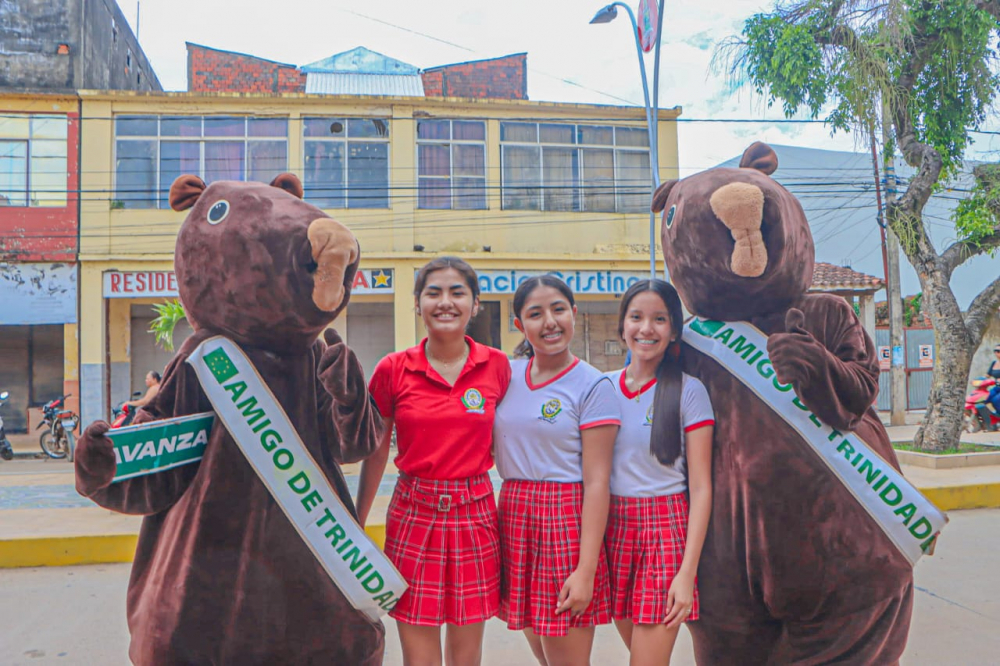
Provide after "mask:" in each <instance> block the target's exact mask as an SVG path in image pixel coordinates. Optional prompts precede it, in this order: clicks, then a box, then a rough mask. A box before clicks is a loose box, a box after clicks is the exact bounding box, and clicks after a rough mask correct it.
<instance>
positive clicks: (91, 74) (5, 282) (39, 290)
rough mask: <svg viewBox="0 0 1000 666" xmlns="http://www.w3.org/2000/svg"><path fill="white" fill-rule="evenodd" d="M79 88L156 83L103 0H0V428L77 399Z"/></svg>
mask: <svg viewBox="0 0 1000 666" xmlns="http://www.w3.org/2000/svg"><path fill="white" fill-rule="evenodd" d="M81 89H98V90H130V91H132V90H139V91H160V90H162V86H161V85H160V82H159V80H158V79H157V77H156V74H155V73H154V72H153V69H152V67H151V66H150V64H149V61H148V60H147V58H146V55H145V54H144V53H143V51H142V48H141V47H140V46H139V43H138V41H137V40H136V38H135V36H134V35H133V33H132V30H131V28H130V27H129V25H128V22H127V21H126V20H125V17H124V16H123V15H122V12H121V10H120V9H119V8H118V5H117V4H116V3H115V2H114V0H44V1H41V0H5V1H4V2H0V303H2V307H0V391H8V392H9V393H10V395H11V397H10V401H9V402H8V404H7V406H6V407H5V408H4V414H3V417H4V421H5V426H6V428H7V429H8V430H9V431H12V432H18V431H21V430H24V429H26V428H28V427H29V426H33V425H34V421H35V419H36V418H37V417H38V414H39V412H38V409H37V408H38V407H39V406H40V405H42V404H44V403H46V402H48V401H50V400H52V399H53V398H57V397H59V396H60V395H62V394H64V393H70V394H72V395H73V397H72V398H70V400H69V401H68V402H67V406H68V407H70V408H72V409H78V403H77V401H78V399H79V395H80V386H79V381H78V367H79V363H78V361H79V353H78V345H77V336H78V333H77V302H78V297H77V282H78V265H77V258H78V244H77V239H78V237H79V231H78V229H79V225H78V220H79V203H80V201H79V199H80V197H79V194H78V192H79V189H80V185H79V183H80V173H79V170H78V164H79V154H80V99H79V96H78V94H77V91H78V90H81ZM96 112H97V113H100V111H99V110H98V111H96ZM109 120H110V119H108V120H105V121H104V122H105V123H107V122H108V121H109ZM105 205H107V204H105Z"/></svg>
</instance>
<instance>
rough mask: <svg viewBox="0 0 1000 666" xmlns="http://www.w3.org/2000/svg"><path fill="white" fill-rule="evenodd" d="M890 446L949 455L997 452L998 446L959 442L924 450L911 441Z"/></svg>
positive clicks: (936, 454)
mask: <svg viewBox="0 0 1000 666" xmlns="http://www.w3.org/2000/svg"><path fill="white" fill-rule="evenodd" d="M892 448H894V449H896V450H897V451H913V452H914V453H929V454H930V455H932V456H951V455H955V454H959V453H998V452H1000V446H988V445H986V444H972V443H969V442H961V443H960V444H959V445H958V448H950V449H943V450H941V451H925V450H923V449H918V448H917V447H915V446H914V445H913V443H912V442H893V443H892Z"/></svg>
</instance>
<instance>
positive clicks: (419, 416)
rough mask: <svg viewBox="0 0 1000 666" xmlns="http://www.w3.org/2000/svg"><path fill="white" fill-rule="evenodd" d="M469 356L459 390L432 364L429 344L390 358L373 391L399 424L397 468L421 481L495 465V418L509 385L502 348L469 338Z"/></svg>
mask: <svg viewBox="0 0 1000 666" xmlns="http://www.w3.org/2000/svg"><path fill="white" fill-rule="evenodd" d="M465 341H466V342H467V343H468V345H469V358H468V360H466V362H465V366H464V367H463V368H462V372H461V373H460V374H459V376H458V379H457V380H455V385H454V386H449V385H448V382H446V381H445V380H444V379H443V378H442V377H441V375H439V374H438V372H437V371H436V370H435V369H434V368H433V367H431V365H430V364H429V363H428V362H427V355H426V353H425V352H424V345H425V344H427V339H426V338H424V340H423V341H421V343H420V344H419V345H417V346H416V347H411V348H410V349H407V350H405V351H401V352H394V353H392V354H389V355H388V356H386V357H385V358H383V359H382V360H381V361H379V364H378V365H377V366H376V367H375V372H374V374H373V375H372V379H371V382H370V385H369V387H368V390H369V391H370V393H371V395H372V397H373V398H374V399H375V404H376V405H378V409H379V412H381V413H382V416H384V417H387V418H389V417H391V418H393V419H395V423H396V448H397V450H398V451H399V453H398V454H397V455H396V461H395V462H396V467H397V468H399V469H400V470H401V471H403V472H406V473H407V474H409V475H410V476H415V477H417V478H422V479H464V478H467V477H470V476H475V475H477V474H484V473H485V472H487V471H489V469H490V467H492V466H493V455H492V452H491V448H492V443H493V414H494V412H495V410H496V406H497V403H499V402H500V400H501V399H503V396H504V394H505V393H506V392H507V386H508V385H509V384H510V362H509V361H508V360H507V357H506V356H505V355H504V353H503V352H502V351H500V350H498V349H493V348H492V347H487V346H486V345H481V344H478V343H477V342H475V341H474V340H473V339H472V338H470V337H466V338H465Z"/></svg>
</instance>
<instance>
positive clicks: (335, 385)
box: [318, 328, 364, 404]
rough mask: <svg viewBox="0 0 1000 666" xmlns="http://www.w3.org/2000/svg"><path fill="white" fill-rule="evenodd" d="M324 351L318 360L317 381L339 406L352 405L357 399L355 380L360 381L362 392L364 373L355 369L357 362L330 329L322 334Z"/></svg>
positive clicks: (335, 333) (335, 332) (338, 336)
mask: <svg viewBox="0 0 1000 666" xmlns="http://www.w3.org/2000/svg"><path fill="white" fill-rule="evenodd" d="M323 339H324V340H325V341H326V349H325V350H324V351H323V356H322V357H320V359H319V368H318V372H319V379H320V381H321V382H323V387H324V388H326V390H327V393H329V394H330V395H331V396H333V399H334V400H336V401H337V402H339V403H341V404H352V403H353V402H354V401H355V400H356V399H357V397H358V387H357V386H355V384H357V380H358V379H359V378H360V379H361V382H362V384H361V388H362V390H364V373H362V372H359V371H358V370H359V368H358V369H355V366H356V365H357V364H358V361H357V360H356V359H355V357H354V352H352V351H351V350H350V348H348V346H347V345H346V344H344V341H343V340H342V339H341V338H340V335H339V334H338V333H337V331H335V330H333V329H332V328H328V329H326V331H324V333H323ZM352 370H354V371H353V372H352Z"/></svg>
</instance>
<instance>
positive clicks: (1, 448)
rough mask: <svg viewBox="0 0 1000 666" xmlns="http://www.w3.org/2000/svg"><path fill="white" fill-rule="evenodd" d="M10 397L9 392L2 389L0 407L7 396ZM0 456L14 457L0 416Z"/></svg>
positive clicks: (5, 458) (11, 458) (5, 457)
mask: <svg viewBox="0 0 1000 666" xmlns="http://www.w3.org/2000/svg"><path fill="white" fill-rule="evenodd" d="M9 397H10V393H8V392H7V391H4V392H3V393H0V407H2V406H3V404H4V403H5V402H7V398H9ZM0 458H3V459H4V460H13V459H14V447H12V446H11V445H10V440H8V439H7V433H6V432H4V429H3V417H2V416H0Z"/></svg>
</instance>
